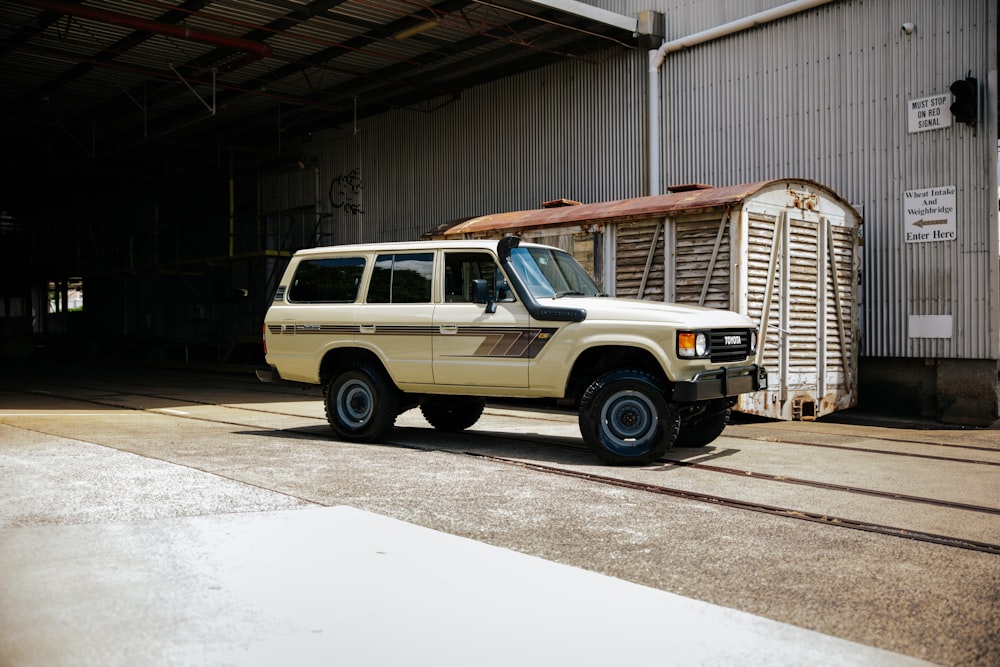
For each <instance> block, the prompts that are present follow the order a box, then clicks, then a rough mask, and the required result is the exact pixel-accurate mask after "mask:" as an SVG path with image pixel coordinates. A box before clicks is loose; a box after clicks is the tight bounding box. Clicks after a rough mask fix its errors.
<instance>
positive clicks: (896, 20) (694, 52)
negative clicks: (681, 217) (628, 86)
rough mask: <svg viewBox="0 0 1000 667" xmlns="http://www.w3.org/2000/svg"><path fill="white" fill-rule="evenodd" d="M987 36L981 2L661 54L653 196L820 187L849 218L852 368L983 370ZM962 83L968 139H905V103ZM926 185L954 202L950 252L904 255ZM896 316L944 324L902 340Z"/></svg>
mask: <svg viewBox="0 0 1000 667" xmlns="http://www.w3.org/2000/svg"><path fill="white" fill-rule="evenodd" d="M714 4H715V3H708V2H697V3H687V5H688V9H689V10H693V8H694V7H695V5H697V7H698V8H704V7H706V6H713V5H714ZM723 4H727V3H723ZM688 13H691V12H690V11H689V12H688ZM707 13H709V14H712V13H713V12H712V11H711V10H708V12H707ZM906 21H908V22H912V23H914V24H915V25H916V29H915V30H914V31H913V33H912V34H910V35H907V34H905V33H904V32H903V31H902V30H901V28H900V26H901V24H902V23H903V22H906ZM668 24H669V21H668ZM995 31H996V5H995V3H993V2H984V1H983V0H956V1H954V2H948V3H931V2H921V3H914V2H906V1H902V0H897V1H892V0H889V1H881V2H860V1H854V2H834V3H831V4H829V5H825V6H823V7H820V8H817V9H814V10H810V11H807V12H805V13H803V14H799V15H797V16H794V17H790V18H788V19H784V20H781V21H778V22H776V23H772V24H768V25H764V26H761V27H759V28H756V29H754V30H750V31H747V32H743V33H739V34H737V35H734V36H731V37H728V38H724V39H721V40H717V41H715V42H711V43H708V44H705V45H702V46H698V47H695V48H691V49H688V50H685V51H681V52H677V53H674V54H670V55H668V56H667V59H666V61H665V63H664V66H663V69H662V70H661V82H662V87H663V103H664V107H663V119H664V120H663V129H662V132H663V160H664V162H663V164H664V169H663V174H664V180H665V184H670V183H684V182H691V181H701V182H709V183H714V184H717V185H726V184H732V183H741V182H746V181H752V180H756V179H761V178H783V177H808V178H811V179H814V180H817V181H819V182H821V183H824V184H825V185H828V186H830V187H832V188H833V189H834V190H835V191H837V192H838V193H839V194H841V195H842V196H844V197H845V198H846V199H848V200H849V201H851V202H852V203H853V204H855V206H857V208H858V209H859V210H861V212H862V213H863V215H864V217H865V250H864V263H863V280H864V286H863V295H864V296H863V298H864V308H863V323H862V331H863V341H862V345H863V347H862V349H863V354H864V355H865V356H901V357H935V358H968V359H990V358H997V356H998V351H997V340H996V339H997V325H996V318H997V295H996V291H997V290H996V288H997V263H998V257H997V232H996V229H997V191H996V140H997V128H996V121H995V119H996V107H995V99H996V73H995V67H996V65H995V63H996V52H995V39H993V38H991V35H993V34H994V33H995ZM668 32H669V31H668ZM970 70H971V71H972V75H973V76H975V77H977V78H978V79H979V81H980V83H981V84H982V93H983V96H984V97H985V98H987V103H984V104H983V105H982V110H981V114H982V115H983V116H985V118H984V119H983V120H982V121H981V122H980V123H979V124H978V125H977V127H976V128H975V129H973V128H970V127H967V126H965V125H962V124H959V123H956V124H954V125H953V126H952V127H951V128H947V129H942V130H933V131H927V132H920V133H913V134H910V133H908V132H907V119H908V113H907V106H906V105H907V101H908V100H913V99H919V98H923V97H928V96H931V95H935V94H940V93H947V92H948V87H949V85H950V83H951V82H952V81H954V80H956V79H959V78H962V77H964V76H965V75H966V73H967V72H968V71H970ZM679 119H691V121H690V122H679ZM937 186H955V187H956V188H957V201H956V205H957V206H956V211H957V212H956V224H957V240H955V241H942V242H928V243H907V242H906V240H905V227H904V192H906V191H909V190H917V189H922V188H931V187H937ZM911 315H951V316H952V317H953V320H954V322H955V326H954V329H953V331H952V336H951V337H950V338H916V337H911V336H910V332H909V330H908V320H909V316H911Z"/></svg>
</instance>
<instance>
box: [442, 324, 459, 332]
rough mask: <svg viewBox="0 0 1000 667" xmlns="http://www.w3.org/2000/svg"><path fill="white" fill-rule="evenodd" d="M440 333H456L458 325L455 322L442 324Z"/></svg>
mask: <svg viewBox="0 0 1000 667" xmlns="http://www.w3.org/2000/svg"><path fill="white" fill-rule="evenodd" d="M441 333H443V334H457V333H458V325H457V324H442V325H441Z"/></svg>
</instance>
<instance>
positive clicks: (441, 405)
mask: <svg viewBox="0 0 1000 667" xmlns="http://www.w3.org/2000/svg"><path fill="white" fill-rule="evenodd" d="M485 409H486V399H485V398H479V397H477V396H434V397H432V398H428V399H427V400H425V401H424V402H423V403H421V404H420V412H422V413H423V415H424V419H426V420H427V423H428V424H430V425H431V426H433V427H434V428H436V429H438V430H440V431H464V430H465V429H467V428H469V427H470V426H472V425H473V424H475V423H476V422H477V421H479V418H480V417H482V415H483V410H485Z"/></svg>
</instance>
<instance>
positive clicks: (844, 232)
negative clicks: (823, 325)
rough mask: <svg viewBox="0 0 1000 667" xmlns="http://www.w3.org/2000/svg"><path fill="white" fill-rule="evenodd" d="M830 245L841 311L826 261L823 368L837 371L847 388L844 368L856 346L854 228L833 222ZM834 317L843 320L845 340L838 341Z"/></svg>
mask: <svg viewBox="0 0 1000 667" xmlns="http://www.w3.org/2000/svg"><path fill="white" fill-rule="evenodd" d="M832 229H833V245H834V247H833V248H830V249H829V252H831V253H833V256H834V260H835V262H836V267H837V283H836V284H837V285H839V286H840V307H841V312H839V313H838V312H837V298H836V296H835V294H834V289H835V283H834V280H833V275H832V274H831V272H830V268H829V267H830V263H829V261H827V271H826V275H827V287H826V291H827V300H826V308H827V312H828V313H830V315H829V322H828V324H827V339H826V358H827V370H828V372H829V371H832V372H835V373H838V374H839V379H838V380H837V385H838V386H843V387H845V388H846V387H847V376H846V375H845V368H848V367H849V365H850V364H851V363H852V361H853V357H854V356H855V352H854V346H855V345H856V341H855V336H854V328H855V326H856V321H857V313H856V312H855V310H856V305H855V297H854V289H855V285H854V281H855V276H854V252H855V249H854V244H855V240H854V237H855V233H854V230H852V229H849V228H847V227H840V226H837V225H833V227H832ZM837 317H839V318H840V320H841V321H842V322H843V323H844V326H843V330H844V332H845V336H846V339H847V340H846V341H841V340H840V330H841V328H840V327H839V326H838V325H837V319H836V318H837ZM845 355H846V359H845Z"/></svg>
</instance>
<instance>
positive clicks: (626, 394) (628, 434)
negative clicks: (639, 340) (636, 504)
mask: <svg viewBox="0 0 1000 667" xmlns="http://www.w3.org/2000/svg"><path fill="white" fill-rule="evenodd" d="M579 420H580V433H581V434H582V435H583V440H584V442H586V443H587V445H588V446H589V447H590V448H591V449H592V450H594V452H595V453H596V454H597V455H598V456H599V457H601V458H602V459H604V460H605V461H607V462H608V463H614V464H633V465H643V464H646V463H650V462H651V461H654V460H656V459H658V458H659V457H660V456H662V455H663V453H664V452H666V451H667V450H668V449H670V447H671V445H673V444H674V440H676V438H677V431H678V429H679V428H680V415H679V413H678V411H677V407H676V406H675V405H673V404H672V403H668V402H667V400H666V399H665V398H664V396H663V390H662V388H661V386H660V384H659V383H658V382H657V381H656V379H655V378H653V377H652V376H651V375H649V374H648V373H644V372H642V371H638V370H622V371H611V372H609V373H605V374H604V375H602V376H601V377H599V378H598V379H597V380H595V381H594V382H593V383H592V384H591V385H590V386H589V387H588V388H587V390H586V391H585V392H584V393H583V399H582V400H581V401H580V417H579Z"/></svg>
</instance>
